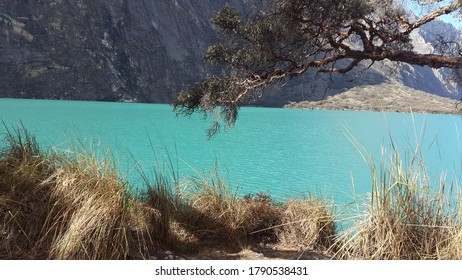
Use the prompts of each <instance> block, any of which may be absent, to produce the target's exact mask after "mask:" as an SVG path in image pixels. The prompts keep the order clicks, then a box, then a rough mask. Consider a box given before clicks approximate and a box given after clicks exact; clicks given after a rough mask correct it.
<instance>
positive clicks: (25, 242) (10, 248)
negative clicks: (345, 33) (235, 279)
mask: <svg viewBox="0 0 462 280" xmlns="http://www.w3.org/2000/svg"><path fill="white" fill-rule="evenodd" d="M353 140H354V139H353ZM354 143H355V144H357V146H358V147H359V148H361V147H360V146H359V144H358V142H354ZM360 150H361V149H360ZM361 151H362V154H363V155H365V154H366V152H365V151H364V150H361ZM364 158H365V159H366V160H368V163H369V166H370V168H371V172H372V189H371V194H370V198H369V200H368V201H367V203H366V205H364V207H363V206H362V205H359V204H358V205H357V209H358V214H357V215H354V216H353V217H352V218H351V219H352V222H351V224H352V226H351V227H350V228H347V229H345V230H343V231H339V230H338V228H337V227H336V222H337V220H338V214H337V213H336V212H335V209H336V206H334V204H333V202H330V201H327V200H326V199H322V198H316V197H313V196H308V197H307V198H304V199H291V200H287V201H285V202H281V203H277V202H275V201H273V199H272V198H271V197H270V196H268V195H265V194H262V193H258V194H255V195H247V196H244V197H240V196H239V195H238V192H237V189H232V188H230V186H229V184H228V183H227V182H226V180H225V179H224V178H223V176H222V175H221V174H220V173H219V172H218V170H217V169H216V168H215V169H214V170H213V171H211V172H209V173H204V174H202V175H197V176H194V177H190V178H187V179H186V180H184V181H181V182H180V179H179V176H178V174H177V173H175V172H172V175H170V176H168V175H167V174H168V173H167V172H166V169H165V168H163V169H162V168H157V169H156V172H155V175H154V177H153V178H148V177H147V176H146V175H145V174H141V176H142V179H143V181H144V184H145V186H146V189H145V191H144V192H142V193H137V194H134V193H133V191H132V189H131V187H130V186H129V184H128V183H127V181H125V180H124V179H123V178H121V177H120V176H119V174H118V172H117V168H116V166H115V163H114V161H113V160H111V157H106V158H105V159H102V160H101V159H99V158H97V157H96V156H92V155H89V154H88V153H85V152H82V151H73V152H72V151H71V152H67V153H58V152H48V153H46V152H44V151H43V150H42V149H41V148H40V147H39V145H38V144H37V142H36V141H35V139H34V137H32V136H31V135H30V134H29V133H28V132H27V131H26V130H25V129H24V128H20V129H16V130H12V131H7V135H6V138H5V147H4V148H3V149H2V150H1V151H0V258H2V259H132V258H134V259H147V258H150V257H151V256H153V255H156V254H158V251H162V250H171V249H173V250H175V251H176V252H178V253H180V254H184V255H189V256H197V253H201V250H202V249H203V248H212V250H211V251H205V252H206V253H205V255H203V256H202V257H203V258H212V257H213V256H212V255H213V254H216V252H217V250H216V249H217V248H218V249H220V250H221V249H224V250H228V251H232V252H233V253H236V252H238V251H239V250H242V249H243V248H246V249H254V248H255V247H258V246H260V247H262V246H261V244H263V245H271V246H273V245H276V246H275V247H277V248H281V247H282V248H284V250H285V249H288V250H300V249H303V250H304V251H306V250H316V251H321V252H327V253H329V254H330V255H333V256H334V258H338V259H380V260H397V259H462V249H461V248H462V223H461V219H460V196H459V194H458V193H456V191H455V189H456V187H455V186H453V185H451V184H448V183H447V182H446V180H445V179H444V177H443V178H441V179H440V180H434V179H433V178H430V177H429V175H428V174H427V172H426V169H425V164H424V160H423V156H422V155H421V153H420V148H419V147H417V148H416V149H415V150H414V151H413V153H411V154H410V155H407V156H406V157H405V158H404V160H403V159H402V158H401V155H400V153H399V152H398V149H397V148H395V146H394V145H393V144H392V152H391V154H389V155H388V154H386V153H385V152H384V153H383V156H382V159H381V161H380V162H378V163H377V162H376V161H374V160H372V159H371V158H370V157H367V156H364ZM170 164H171V166H173V164H172V163H171V162H170ZM435 183H436V184H437V185H436V186H435V185H434V184H435ZM260 247H259V248H260ZM263 247H265V246H263ZM275 247H274V248H275ZM265 248H266V249H268V247H265ZM265 248H263V249H262V250H263V251H264V249H265ZM294 248H295V249H294ZM202 252H203V251H202ZM207 252H209V253H207ZM207 254H208V255H207ZM210 254H212V255H210ZM220 256H222V255H220V254H218V255H217V257H218V258H219V257H220ZM298 256H300V254H298Z"/></svg>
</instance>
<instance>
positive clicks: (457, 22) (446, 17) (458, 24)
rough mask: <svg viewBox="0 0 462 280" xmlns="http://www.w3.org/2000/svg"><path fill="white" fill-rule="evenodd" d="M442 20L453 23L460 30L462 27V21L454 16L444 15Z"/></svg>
mask: <svg viewBox="0 0 462 280" xmlns="http://www.w3.org/2000/svg"><path fill="white" fill-rule="evenodd" d="M440 18H441V19H442V20H443V21H445V22H449V23H452V24H453V25H454V26H455V27H457V28H459V29H460V28H461V27H462V21H461V20H460V19H459V18H455V17H454V16H452V15H444V16H442V17H440Z"/></svg>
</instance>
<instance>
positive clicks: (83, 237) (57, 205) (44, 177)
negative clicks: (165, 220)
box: [0, 130, 148, 259]
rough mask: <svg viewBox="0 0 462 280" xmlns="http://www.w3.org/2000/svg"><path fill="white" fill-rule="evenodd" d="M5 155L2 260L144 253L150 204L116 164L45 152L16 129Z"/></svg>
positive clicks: (0, 186)
mask: <svg viewBox="0 0 462 280" xmlns="http://www.w3.org/2000/svg"><path fill="white" fill-rule="evenodd" d="M7 141H8V144H9V146H8V147H7V148H6V149H4V150H3V151H2V153H1V156H0V159H1V160H0V221H1V222H2V224H0V230H1V231H0V239H1V241H2V242H0V257H1V258H7V259H16V258H20V259H24V258H32V259H126V258H132V257H137V258H139V257H143V256H144V254H145V252H146V250H147V248H146V247H147V245H146V244H147V243H146V239H147V238H148V235H147V233H148V230H147V228H148V224H146V223H145V221H144V217H143V215H144V214H143V209H142V208H143V205H142V204H140V203H139V202H138V201H137V200H135V199H134V198H133V197H132V196H131V195H130V194H129V192H127V191H126V189H125V184H124V183H123V181H122V180H121V179H120V178H119V177H118V176H117V172H116V171H115V167H114V166H113V165H112V164H110V162H109V161H103V162H99V161H98V160H96V159H95V158H92V157H89V156H86V155H83V154H82V153H78V154H76V156H75V157H74V158H70V157H69V156H63V155H58V154H56V153H54V154H51V155H45V154H44V153H43V152H42V151H41V150H40V148H39V146H38V145H37V143H36V142H35V139H34V138H33V137H31V136H30V135H29V134H28V133H27V132H26V131H25V130H17V131H13V132H9V134H8V135H7Z"/></svg>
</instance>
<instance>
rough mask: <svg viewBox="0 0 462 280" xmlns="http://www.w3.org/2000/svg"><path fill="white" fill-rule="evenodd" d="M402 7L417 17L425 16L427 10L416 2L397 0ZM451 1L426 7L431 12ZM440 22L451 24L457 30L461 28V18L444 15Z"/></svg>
mask: <svg viewBox="0 0 462 280" xmlns="http://www.w3.org/2000/svg"><path fill="white" fill-rule="evenodd" d="M398 2H401V3H402V4H403V5H405V6H406V7H407V8H408V9H409V10H410V11H411V12H413V13H415V14H416V15H417V16H418V15H419V14H421V15H425V14H427V12H428V10H426V8H425V7H422V6H419V5H418V4H416V1H409V0H398ZM451 2H452V0H444V1H441V2H439V3H438V4H437V5H436V6H427V8H430V9H431V10H432V11H433V10H435V9H436V8H437V7H442V6H447V5H449V4H451ZM439 18H440V19H441V20H443V21H445V22H448V23H451V24H453V25H454V26H455V27H457V28H459V29H460V28H462V20H461V18H459V17H457V16H456V15H452V14H451V15H444V16H441V17H439Z"/></svg>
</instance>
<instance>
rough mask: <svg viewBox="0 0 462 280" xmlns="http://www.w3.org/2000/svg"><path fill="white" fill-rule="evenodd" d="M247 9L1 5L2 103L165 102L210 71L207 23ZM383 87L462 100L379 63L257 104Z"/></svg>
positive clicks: (177, 1)
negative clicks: (43, 100) (26, 100)
mask: <svg viewBox="0 0 462 280" xmlns="http://www.w3.org/2000/svg"><path fill="white" fill-rule="evenodd" d="M251 1H252V0H201V1H194V0H34V1H30V0H2V1H1V2H0V97H23V98H53V99H83V100H111V101H140V102H170V101H171V100H172V99H173V98H174V97H175V96H176V94H177V93H178V92H179V91H180V90H181V89H184V88H187V87H189V86H190V85H192V84H194V83H196V82H198V81H199V80H200V79H201V78H202V77H204V75H205V74H206V72H207V70H208V66H207V64H206V63H205V62H204V61H203V60H202V57H203V54H204V52H205V50H206V49H207V46H208V45H209V44H211V43H212V42H214V41H215V40H216V32H215V30H214V27H213V26H212V25H211V24H210V22H209V19H210V18H211V17H212V16H213V14H214V13H215V12H216V11H217V10H218V9H219V8H221V7H222V6H223V5H224V4H225V3H230V4H231V5H233V6H235V7H237V8H238V9H240V10H242V11H246V10H249V8H250V5H251V4H250V3H251ZM443 32H444V33H447V34H449V35H450V36H455V37H457V38H460V32H459V31H458V30H456V29H454V28H453V27H452V26H451V25H448V24H445V23H442V22H436V23H433V24H431V25H427V26H425V28H423V29H422V30H419V31H418V32H415V33H414V34H413V35H412V36H413V38H414V44H415V47H416V49H419V50H424V51H428V52H432V51H434V47H433V46H434V44H435V41H434V36H432V35H433V34H442V33H443ZM432 40H433V41H432ZM432 44H433V45H432ZM366 67H367V65H366V64H365V65H364V68H366ZM384 82H393V83H401V84H404V85H406V86H410V87H412V88H415V89H418V90H423V91H426V92H429V93H434V94H437V95H441V96H445V97H451V98H460V97H462V91H461V90H460V89H458V88H457V87H456V86H455V85H454V84H452V83H451V82H450V81H449V79H448V72H447V71H444V70H432V69H430V68H427V67H418V66H417V67H414V66H411V65H406V64H402V65H399V66H395V65H394V64H391V63H389V62H384V63H380V64H375V65H374V66H373V67H372V68H371V69H369V70H368V71H365V72H364V73H361V71H356V72H352V73H349V74H348V75H346V76H339V75H334V76H330V75H321V76H319V77H317V79H313V73H311V76H310V74H308V75H307V76H306V77H302V78H299V79H294V80H293V81H288V83H287V85H286V86H283V85H279V86H275V87H273V88H271V89H269V90H268V91H267V92H266V94H265V95H264V98H263V99H262V100H260V101H258V102H257V103H255V104H257V105H266V106H282V105H284V104H287V103H289V102H297V101H303V100H319V99H322V98H323V97H324V96H325V95H335V94H338V93H340V92H344V91H346V90H348V89H351V88H354V87H356V86H362V85H370V84H380V83H384Z"/></svg>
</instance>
